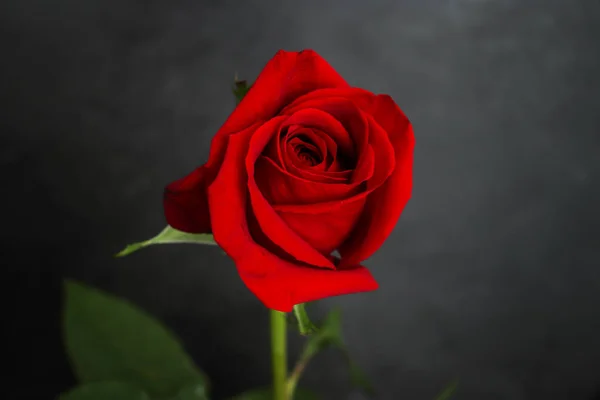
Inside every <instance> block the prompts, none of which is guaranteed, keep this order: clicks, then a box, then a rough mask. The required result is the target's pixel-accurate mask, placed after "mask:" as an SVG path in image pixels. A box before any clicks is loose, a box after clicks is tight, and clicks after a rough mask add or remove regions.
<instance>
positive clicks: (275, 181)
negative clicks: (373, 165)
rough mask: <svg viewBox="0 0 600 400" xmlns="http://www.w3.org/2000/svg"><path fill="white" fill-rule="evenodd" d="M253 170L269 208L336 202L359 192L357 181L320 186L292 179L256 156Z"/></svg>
mask: <svg viewBox="0 0 600 400" xmlns="http://www.w3.org/2000/svg"><path fill="white" fill-rule="evenodd" d="M255 168H256V169H255V174H254V177H255V180H256V183H257V185H258V187H259V189H260V191H261V193H262V194H263V195H264V197H265V198H266V199H267V201H268V202H269V204H271V205H272V206H277V205H284V204H314V203H321V202H325V201H336V200H337V201H340V200H343V199H346V198H348V197H352V196H354V195H355V194H357V193H358V192H360V190H361V189H362V186H361V185H360V182H359V183H354V184H351V183H322V182H315V181H309V180H307V179H304V178H302V177H298V176H294V175H292V174H290V173H289V172H287V171H285V170H284V169H282V168H281V167H279V166H278V165H277V164H275V163H274V162H273V161H272V160H271V159H270V158H268V157H260V158H259V159H258V160H257V161H256V167H255Z"/></svg>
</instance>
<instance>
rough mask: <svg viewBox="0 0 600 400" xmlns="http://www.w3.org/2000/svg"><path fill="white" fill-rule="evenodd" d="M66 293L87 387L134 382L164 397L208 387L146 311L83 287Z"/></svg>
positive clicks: (72, 349) (68, 322) (67, 318)
mask: <svg viewBox="0 0 600 400" xmlns="http://www.w3.org/2000/svg"><path fill="white" fill-rule="evenodd" d="M65 291H66V303H65V310H64V334H65V341H66V343H65V345H66V349H67V353H68V355H69V358H70V360H71V364H72V366H73V369H74V372H75V374H76V375H77V377H78V378H79V381H80V382H81V383H83V384H87V383H92V382H101V381H124V382H131V383H132V384H134V385H136V386H138V387H139V388H141V389H143V390H144V391H146V392H147V393H148V395H150V396H151V397H158V398H168V397H171V396H174V395H176V394H178V392H179V390H181V388H182V387H184V386H186V385H192V384H195V385H202V386H205V387H206V386H207V379H206V377H205V376H204V374H203V373H202V372H201V371H199V370H198V368H197V367H196V366H195V365H194V363H193V361H192V360H191V358H190V357H189V356H188V355H187V354H186V353H185V351H184V349H183V347H182V345H181V344H180V343H179V341H178V339H177V338H176V337H175V335H173V334H172V333H171V332H170V331H169V330H168V329H166V328H165V327H164V326H162V325H161V323H160V322H158V321H157V320H155V319H154V318H152V317H151V316H150V315H148V314H147V313H146V312H144V311H142V310H140V309H138V308H136V307H135V306H133V305H132V304H131V303H129V302H127V301H125V300H122V299H119V298H117V297H114V296H112V295H109V294H106V293H102V292H100V291H98V290H96V289H93V288H90V287H87V286H85V285H83V284H80V283H77V282H73V281H66V282H65Z"/></svg>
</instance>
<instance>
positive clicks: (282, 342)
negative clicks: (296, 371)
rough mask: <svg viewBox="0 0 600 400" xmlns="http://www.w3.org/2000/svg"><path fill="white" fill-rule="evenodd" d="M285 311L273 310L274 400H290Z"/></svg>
mask: <svg viewBox="0 0 600 400" xmlns="http://www.w3.org/2000/svg"><path fill="white" fill-rule="evenodd" d="M286 328H287V325H286V319H285V313H282V312H280V311H275V310H271V357H272V363H273V400H289V397H288V393H287V391H286V378H287V354H286V350H287V343H286V342H287V341H286V339H287V337H286Z"/></svg>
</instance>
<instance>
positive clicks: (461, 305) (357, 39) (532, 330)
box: [0, 0, 600, 400]
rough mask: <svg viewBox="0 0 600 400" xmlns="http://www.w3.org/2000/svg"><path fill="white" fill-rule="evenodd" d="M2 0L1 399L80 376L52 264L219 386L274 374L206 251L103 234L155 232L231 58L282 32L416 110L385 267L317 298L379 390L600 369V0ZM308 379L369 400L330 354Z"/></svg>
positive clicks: (562, 395) (522, 384) (586, 375)
mask: <svg viewBox="0 0 600 400" xmlns="http://www.w3.org/2000/svg"><path fill="white" fill-rule="evenodd" d="M0 16H1V17H0V18H1V19H0V30H1V36H0V41H1V42H0V51H1V53H0V57H1V61H0V72H1V79H0V85H1V86H0V96H1V98H2V107H1V111H0V112H1V113H2V118H1V122H0V123H1V124H2V126H1V132H2V133H1V137H0V162H1V164H2V165H1V168H0V174H1V179H2V208H1V210H2V231H1V235H2V237H1V242H2V244H1V246H2V247H1V252H2V261H1V264H2V268H3V271H4V272H3V279H2V282H3V284H2V290H3V291H4V292H6V293H8V294H9V297H7V299H6V300H5V301H4V303H3V308H4V311H3V317H2V318H3V326H4V331H5V332H8V340H5V341H4V346H5V352H4V354H6V356H3V357H2V363H3V364H4V365H5V366H6V369H7V370H9V372H8V373H4V374H3V378H2V382H3V384H2V392H3V393H2V398H8V399H21V398H32V399H51V398H53V396H54V395H55V394H56V393H58V392H59V391H62V390H65V389H67V388H68V387H69V386H71V385H72V384H74V379H73V377H72V376H71V374H70V372H69V368H68V365H67V362H66V360H65V358H64V356H63V349H62V347H61V338H60V331H59V328H60V320H59V310H60V305H61V291H60V290H61V280H62V278H63V277H73V278H77V279H82V280H84V281H85V282H88V283H90V284H93V285H94V286H97V287H100V288H103V289H106V290H109V291H111V292H113V293H116V294H119V295H122V296H124V297H127V298H129V299H131V300H132V301H134V302H135V303H137V304H139V305H140V306H142V307H144V308H145V309H147V310H149V311H150V312H152V313H153V314H154V315H156V316H158V317H159V318H160V319H162V320H163V321H165V322H166V323H167V324H168V325H169V326H170V327H172V328H173V329H174V330H175V331H176V332H177V333H178V334H179V335H180V336H181V337H182V339H183V340H184V342H185V344H186V346H187V348H188V350H189V351H190V352H191V353H192V354H193V356H194V358H195V359H196V361H197V363H198V364H199V365H200V366H201V367H202V368H203V369H204V370H205V371H206V372H207V373H208V374H209V375H210V376H211V377H212V380H213V383H214V386H215V392H214V393H215V399H221V398H223V396H228V395H232V394H234V393H236V392H238V391H241V390H243V389H247V388H250V387H254V386H258V385H262V384H265V383H267V382H268V379H269V378H270V375H269V359H268V357H267V354H268V353H267V352H268V333H267V312H266V310H265V309H264V307H263V306H262V305H261V304H260V303H259V302H258V300H257V299H256V298H254V297H253V296H252V295H251V294H250V292H249V291H247V290H246V288H245V287H244V286H243V284H242V282H241V281H240V280H239V278H238V277H237V274H236V271H235V268H234V266H233V264H232V262H231V261H230V260H228V259H227V258H226V257H225V256H223V255H222V254H221V253H220V252H219V251H218V249H216V248H206V247H200V246H163V247H160V248H152V249H148V250H144V251H142V252H140V253H138V254H135V255H133V256H131V257H129V258H126V259H122V260H115V259H113V258H112V254H113V253H115V251H117V250H119V249H120V248H121V247H123V245H125V244H126V243H130V242H132V241H137V240H141V239H146V238H148V237H150V236H153V235H154V234H155V233H157V232H158V231H159V230H160V229H162V227H163V226H164V224H165V221H164V218H163V216H162V206H161V194H162V189H163V186H164V184H166V183H167V182H169V181H171V180H173V179H175V178H178V177H180V176H182V175H183V174H185V173H187V172H189V171H190V170H191V169H193V168H194V167H195V166H197V165H198V164H200V163H202V162H204V161H205V159H206V156H207V154H208V147H209V143H210V139H211V136H212V135H213V134H214V133H215V132H216V130H217V129H218V128H219V126H220V124H221V123H222V122H223V121H224V119H225V118H226V116H227V115H228V113H229V112H230V111H231V109H232V108H233V106H234V100H233V97H232V95H231V92H230V85H231V83H232V80H233V76H234V73H235V72H236V71H237V72H239V73H240V75H241V76H243V77H246V78H248V79H250V80H251V79H253V78H254V77H255V76H256V75H257V74H258V72H259V71H260V69H261V68H262V66H263V65H264V64H265V63H266V61H267V60H268V59H269V58H270V57H272V56H273V55H274V53H275V52H276V51H277V50H278V49H280V48H284V49H288V50H300V49H302V48H314V49H315V50H317V51H318V52H319V53H320V54H321V55H322V56H323V57H325V58H326V59H327V60H328V61H329V62H330V63H331V64H332V65H333V66H334V68H336V69H337V70H338V71H339V72H340V73H341V74H342V75H343V76H344V77H345V78H346V79H347V80H348V81H349V82H350V83H351V84H353V85H355V86H360V87H364V88H367V89H369V90H372V91H374V92H384V93H389V94H391V95H392V96H393V97H394V98H395V99H396V101H397V103H398V104H399V105H400V106H401V107H402V108H403V109H404V111H405V112H406V114H407V115H408V116H409V117H410V119H411V120H412V122H413V124H414V127H415V132H416V138H417V146H416V156H415V157H416V160H415V187H414V194H413V198H412V200H411V202H410V203H409V205H408V207H407V208H406V211H405V213H404V214H403V216H402V218H401V221H400V223H399V224H398V226H397V228H396V230H395V231H394V233H393V234H392V236H391V237H390V239H389V240H388V242H387V243H386V244H385V246H384V247H383V249H382V250H381V251H380V252H379V253H378V254H377V255H375V256H374V257H373V258H372V259H371V260H369V262H368V263H367V265H369V266H370V267H372V268H371V269H372V271H373V274H374V275H375V277H376V278H377V279H378V280H379V282H380V284H381V288H380V289H379V290H378V291H377V292H373V293H369V294H360V295H353V296H346V297H342V298H333V299H328V300H325V301H322V302H319V303H318V304H317V305H316V306H314V307H313V312H314V313H315V314H316V315H323V314H324V313H325V312H326V311H327V310H328V309H330V308H331V307H332V306H334V305H338V306H340V307H341V308H342V309H343V311H344V331H345V336H346V339H347V342H348V345H349V347H350V349H351V352H352V354H353V355H354V356H355V358H356V360H357V362H358V363H359V364H360V365H362V366H363V367H364V369H365V370H366V371H367V373H368V374H369V375H370V376H371V377H372V379H373V381H374V384H375V386H376V387H377V389H378V391H379V393H380V397H379V398H380V399H390V400H400V399H411V400H420V399H432V398H433V396H434V395H435V394H436V393H437V392H438V391H439V390H440V389H441V388H442V387H443V386H444V385H445V384H446V383H448V382H449V381H451V380H452V379H454V378H458V379H460V382H461V384H460V390H459V393H458V394H457V396H456V397H455V398H456V399H457V400H460V399H467V400H469V399H473V400H485V399H507V400H521V399H545V400H552V399H566V400H577V399H591V398H592V396H593V395H594V393H596V392H597V391H598V390H599V386H600V233H599V231H598V227H599V223H600V185H599V183H600V103H599V100H598V96H599V93H600V79H599V76H598V73H599V72H600V62H599V61H600V45H599V44H598V40H599V39H600V2H598V1H597V0H588V1H575V0H570V1H567V0H538V1H535V0H512V1H510V0H487V1H486V0H478V1H476V0H454V1H450V0H448V1H441V0H439V1H433V0H432V1H428V0H411V1H408V0H388V1H375V0H369V1H359V0H353V1H350V0H335V1H333V0H328V1H316V0H310V1H309V0H303V1H301V2H282V1H275V0H272V1H246V2H242V1H224V0H219V1H217V0H213V1H192V0H187V1H183V0H181V1H180V0H173V1H158V0H157V1H133V0H119V1H117V0H109V1H107V0H87V1H80V0H55V1H45V0H36V1H34V0H4V1H2V2H1V3H0ZM299 344H300V341H299V340H296V339H294V340H292V354H293V355H295V354H297V352H298V349H299ZM17 355H18V356H19V358H16V356H17ZM303 382H304V383H305V384H306V386H308V387H312V388H314V389H316V390H318V391H321V392H322V393H323V394H324V395H325V398H326V399H332V400H337V399H360V398H362V397H361V396H360V395H359V394H357V393H356V392H351V391H350V388H349V386H348V381H347V372H346V368H345V366H344V364H343V361H342V359H341V358H340V357H339V356H338V355H336V353H334V352H331V353H326V354H324V355H323V356H322V357H320V358H319V360H318V361H317V362H315V363H314V364H312V365H311V366H310V368H309V370H308V374H307V375H306V377H305V380H303Z"/></svg>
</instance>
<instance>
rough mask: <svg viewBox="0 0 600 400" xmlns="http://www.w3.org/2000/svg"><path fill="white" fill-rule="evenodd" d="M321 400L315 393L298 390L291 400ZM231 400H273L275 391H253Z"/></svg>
mask: <svg viewBox="0 0 600 400" xmlns="http://www.w3.org/2000/svg"><path fill="white" fill-rule="evenodd" d="M320 399H321V398H320V397H319V396H318V395H316V394H315V393H313V392H310V391H308V390H306V389H302V388H298V390H296V393H295V394H294V397H293V398H292V399H290V400H320ZM229 400H273V391H272V390H271V388H265V389H253V390H250V391H248V392H244V393H241V394H238V395H237V396H234V397H232V398H231V399H229Z"/></svg>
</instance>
